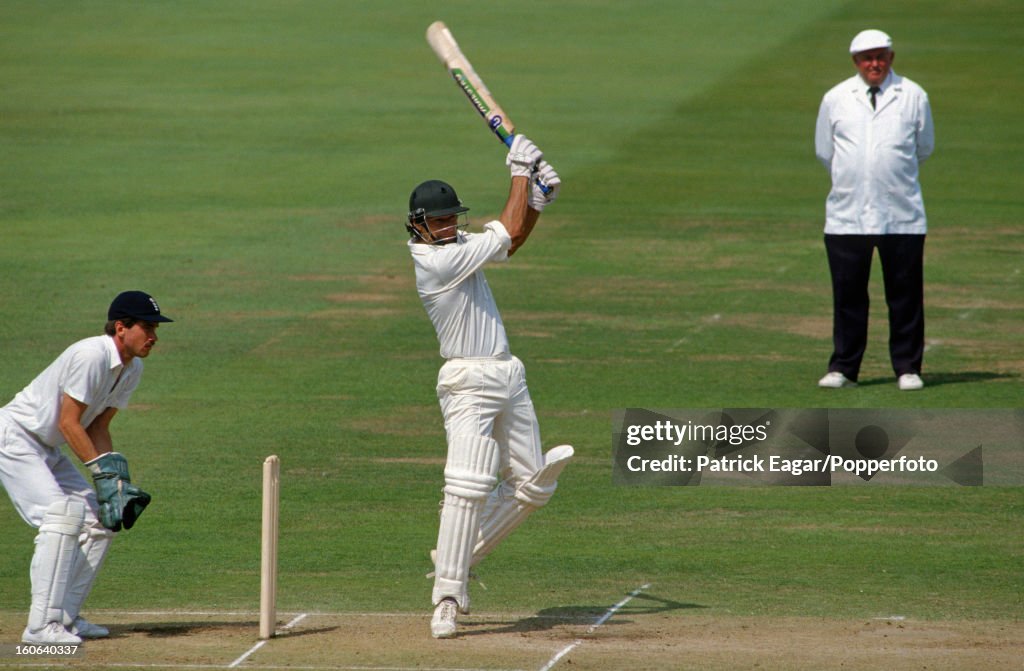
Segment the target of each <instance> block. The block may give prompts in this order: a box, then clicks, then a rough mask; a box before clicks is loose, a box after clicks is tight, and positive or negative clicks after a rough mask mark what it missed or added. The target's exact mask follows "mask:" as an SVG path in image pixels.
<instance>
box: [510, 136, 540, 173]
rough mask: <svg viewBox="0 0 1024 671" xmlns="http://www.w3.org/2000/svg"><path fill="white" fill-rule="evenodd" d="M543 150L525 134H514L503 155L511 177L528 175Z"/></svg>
mask: <svg viewBox="0 0 1024 671" xmlns="http://www.w3.org/2000/svg"><path fill="white" fill-rule="evenodd" d="M542 156H544V152H542V151H541V150H540V149H538V148H537V145H535V144H534V143H533V142H531V141H530V139H529V138H527V137H526V136H525V135H516V136H515V139H514V140H512V146H511V147H509V150H508V155H507V156H506V157H505V165H507V166H508V168H509V172H510V173H512V176H513V177H529V176H530V174H531V173H532V172H533V170H534V168H535V167H536V166H537V163H538V162H539V161H540V159H541V157H542Z"/></svg>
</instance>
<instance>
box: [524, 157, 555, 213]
mask: <svg viewBox="0 0 1024 671" xmlns="http://www.w3.org/2000/svg"><path fill="white" fill-rule="evenodd" d="M561 188H562V178H561V177H559V176H558V173H557V172H555V169H554V168H552V167H551V164H550V163H548V162H547V161H541V162H540V163H538V164H537V169H536V170H534V172H533V175H531V177H530V196H529V205H530V207H531V208H532V209H534V210H537V211H538V212H543V211H544V208H545V207H547V206H548V205H550V204H551V203H553V202H555V198H558V192H559V190H560V189H561Z"/></svg>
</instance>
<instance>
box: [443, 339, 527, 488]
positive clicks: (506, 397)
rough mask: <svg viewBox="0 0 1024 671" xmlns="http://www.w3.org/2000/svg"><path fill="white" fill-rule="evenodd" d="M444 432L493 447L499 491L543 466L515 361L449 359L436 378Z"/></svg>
mask: <svg viewBox="0 0 1024 671" xmlns="http://www.w3.org/2000/svg"><path fill="white" fill-rule="evenodd" d="M437 398H438V401H440V403H441V413H442V414H443V415H444V428H445V432H446V434H447V436H448V442H449V444H451V439H452V437H453V436H458V435H475V436H487V437H489V438H491V439H493V440H495V441H496V442H497V443H498V446H499V449H500V457H499V459H498V473H497V475H498V480H499V482H500V483H501V484H500V485H499V487H503V488H507V489H508V490H509V491H510V492H511V491H515V489H516V487H518V486H519V485H520V484H521V483H523V482H526V481H527V480H529V479H530V478H531V477H532V476H533V474H534V473H535V472H536V471H537V469H538V468H540V467H541V466H542V465H543V464H544V457H543V453H542V452H541V442H540V427H539V426H538V424H537V413H536V412H535V411H534V409H533V401H532V400H530V390H529V389H527V387H526V370H525V368H524V367H523V362H522V361H520V360H519V359H518V358H517V357H514V356H510V355H506V356H504V357H500V358H482V359H472V358H464V359H449V360H448V361H447V362H446V363H445V364H444V365H443V366H441V370H440V372H439V373H438V376H437Z"/></svg>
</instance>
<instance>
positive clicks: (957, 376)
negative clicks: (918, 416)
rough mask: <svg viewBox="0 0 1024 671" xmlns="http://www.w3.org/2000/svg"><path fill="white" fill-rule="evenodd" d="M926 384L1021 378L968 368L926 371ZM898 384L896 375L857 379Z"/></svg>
mask: <svg viewBox="0 0 1024 671" xmlns="http://www.w3.org/2000/svg"><path fill="white" fill-rule="evenodd" d="M921 377H923V378H924V386H925V388H927V387H941V386H943V385H947V384H965V383H970V382H988V381H991V380H1007V379H1014V378H1019V377H1020V375H1018V374H1017V373H992V372H989V371H975V370H967V371H963V372H961V373H924V374H923V375H922V376H921ZM886 384H891V385H895V384H896V379H895V377H872V378H868V379H866V380H865V379H861V380H858V381H857V385H858V386H860V387H875V386H879V385H886Z"/></svg>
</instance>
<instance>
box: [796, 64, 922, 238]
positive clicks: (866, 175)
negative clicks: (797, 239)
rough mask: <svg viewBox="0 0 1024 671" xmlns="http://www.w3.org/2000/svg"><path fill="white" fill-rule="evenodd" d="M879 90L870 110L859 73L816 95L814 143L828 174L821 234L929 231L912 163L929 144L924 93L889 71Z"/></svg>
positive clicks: (866, 87)
mask: <svg viewBox="0 0 1024 671" xmlns="http://www.w3.org/2000/svg"><path fill="white" fill-rule="evenodd" d="M881 89H882V90H881V93H879V95H878V97H877V101H876V109H871V98H870V96H869V95H868V85H867V84H865V83H864V80H863V79H861V77H860V75H854V76H853V77H850V78H849V79H847V80H846V81H844V82H842V83H840V84H838V85H837V86H835V87H833V88H832V89H831V90H830V91H829V92H828V93H826V94H825V96H824V98H822V101H821V107H820V109H819V110H818V121H817V125H816V128H815V134H814V146H815V153H816V154H817V157H818V160H819V161H821V162H822V164H824V166H825V167H826V168H828V170H829V173H830V174H831V175H832V190H831V192H829V194H828V201H827V202H826V205H825V233H826V234H831V235H886V234H894V233H903V234H914V235H923V234H925V233H926V232H927V221H926V219H925V212H924V201H923V199H922V197H921V185H920V183H919V181H918V166H919V165H920V164H921V162H923V161H924V160H925V159H927V158H928V157H929V156H930V155H931V153H932V150H933V149H934V148H935V131H934V128H933V126H932V114H931V108H930V106H929V103H928V95H927V94H926V93H925V91H924V89H922V88H921V87H920V86H918V85H917V84H915V83H914V82H912V81H911V80H909V79H907V78H905V77H901V76H899V75H897V74H896V73H895V72H890V73H889V76H888V77H887V78H886V80H885V81H884V82H883V83H882V86H881Z"/></svg>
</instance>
